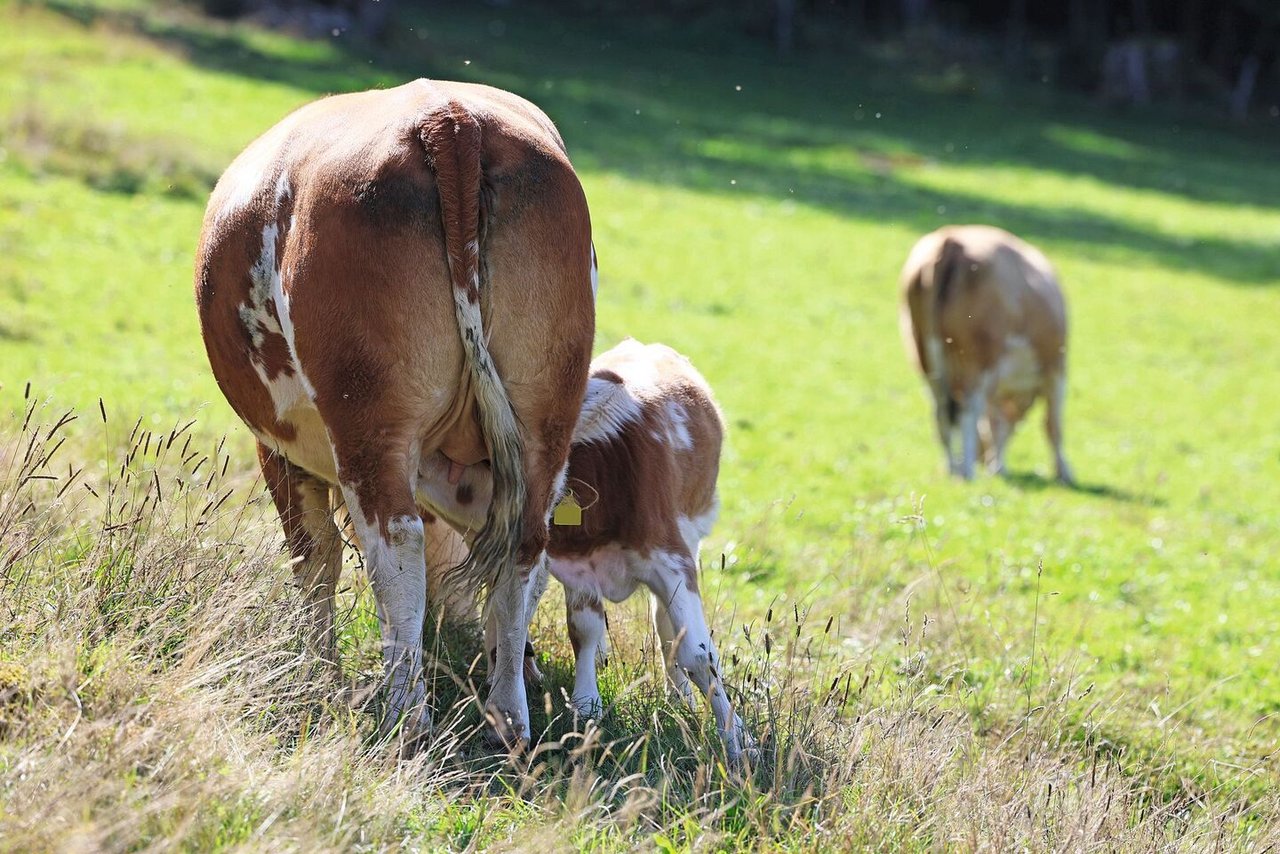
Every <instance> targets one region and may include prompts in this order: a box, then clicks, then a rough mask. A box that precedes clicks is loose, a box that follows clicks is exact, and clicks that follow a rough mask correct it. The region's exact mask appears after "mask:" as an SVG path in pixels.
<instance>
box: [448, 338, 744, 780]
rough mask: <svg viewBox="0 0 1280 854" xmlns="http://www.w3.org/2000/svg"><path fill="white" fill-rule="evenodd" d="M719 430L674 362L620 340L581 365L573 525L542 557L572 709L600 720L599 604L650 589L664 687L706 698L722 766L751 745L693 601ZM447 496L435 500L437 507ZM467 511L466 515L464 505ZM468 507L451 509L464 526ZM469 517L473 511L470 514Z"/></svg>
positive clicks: (484, 476) (485, 483) (698, 380)
mask: <svg viewBox="0 0 1280 854" xmlns="http://www.w3.org/2000/svg"><path fill="white" fill-rule="evenodd" d="M723 437H724V424H723V421H722V420H721V417H720V411H719V409H717V407H716V404H715V401H714V400H713V398H712V395H711V390H710V388H709V387H708V386H707V382H706V380H704V379H703V378H702V376H701V374H699V373H698V372H697V370H695V369H694V367H693V365H691V364H690V363H689V360H688V359H686V358H685V357H684V356H681V355H680V354H679V353H677V352H676V351H674V350H672V349H671V348H670V347H666V346H663V345H661V344H650V345H648V346H646V345H643V344H640V343H639V342H637V341H633V340H627V341H624V342H622V343H621V344H619V345H618V346H617V347H614V348H613V349H612V350H609V351H608V352H606V353H602V354H601V355H600V356H598V357H596V359H595V360H594V361H593V362H592V363H591V377H590V380H589V381H588V384H587V394H586V400H585V401H584V403H583V405H582V411H581V414H580V415H579V416H578V421H577V425H576V426H575V428H574V433H573V447H572V450H571V451H570V452H569V474H568V479H567V485H568V490H569V491H570V493H571V494H572V497H573V499H574V500H576V501H577V502H578V503H580V504H581V505H582V507H583V508H584V509H583V512H582V518H581V524H564V525H561V524H555V525H553V526H552V528H551V540H550V543H549V544H548V546H547V552H548V554H549V555H550V557H551V574H552V575H554V576H555V577H556V578H557V579H558V580H559V581H560V582H561V583H562V584H563V585H564V587H565V605H566V610H567V612H568V624H569V638H570V641H571V642H572V644H573V651H574V655H575V657H576V672H575V676H574V687H573V701H574V704H575V705H576V706H577V707H578V708H579V709H580V710H581V711H583V712H585V713H587V714H598V713H599V712H600V711H601V702H600V691H599V688H598V687H597V680H596V662H597V658H599V657H602V656H603V655H604V653H605V651H606V638H605V612H604V600H605V599H608V600H610V601H612V602H621V601H623V600H624V599H626V598H628V597H629V596H631V594H632V593H634V592H635V590H636V589H637V588H638V587H640V586H641V585H643V586H644V587H647V588H648V589H649V593H650V605H651V611H652V615H653V623H654V627H655V629H656V630H657V633H658V637H659V639H660V641H661V647H662V650H663V652H664V655H665V656H666V661H667V676H668V678H669V679H670V682H671V685H672V687H673V688H674V689H675V690H676V691H677V692H678V693H679V694H680V695H681V696H682V697H684V698H686V699H692V691H693V687H692V686H693V685H696V686H697V687H698V688H699V689H700V690H701V691H702V692H703V694H705V695H706V697H707V700H708V702H709V703H710V705H711V709H712V712H713V714H714V715H715V719H716V725H717V727H718V728H719V730H720V733H721V735H722V736H723V738H724V741H725V747H726V752H727V753H728V755H729V756H730V757H731V758H733V759H737V758H738V757H739V756H741V753H742V750H743V749H744V747H749V746H750V738H749V737H748V736H747V734H746V733H745V732H744V730H743V727H742V720H741V718H740V717H739V716H738V715H737V714H735V713H734V711H733V708H732V705H731V704H730V701H729V696H728V694H727V693H726V691H725V685H724V675H723V672H722V670H721V661H720V656H719V653H718V652H717V651H716V645H715V642H714V641H713V640H712V639H711V632H710V630H709V628H708V627H707V621H706V617H705V615H704V613H703V609H702V597H701V595H700V593H699V590H698V546H699V543H700V542H701V540H702V538H703V537H705V536H706V535H707V533H709V532H710V530H711V525H712V523H713V522H714V521H715V517H716V511H717V508H718V504H719V502H718V500H717V493H716V478H717V476H718V474H719V469H720V446H721V443H722V441H723ZM459 488H466V489H467V490H468V493H469V494H470V495H472V496H474V497H475V499H476V501H478V502H481V503H482V502H483V501H484V500H487V497H488V493H489V478H488V472H486V471H485V470H483V469H482V468H468V469H467V471H466V472H465V473H464V474H463V476H462V478H461V481H460V483H459ZM448 498H449V494H448V493H447V492H446V493H445V494H442V495H441V496H440V497H439V502H438V503H442V504H443V503H447V501H448ZM473 506H474V505H473ZM467 511H468V508H466V507H461V506H455V507H452V508H448V509H446V511H445V512H446V513H448V512H452V513H455V514H458V515H457V516H456V517H455V521H456V522H458V523H461V524H466V522H467V519H468V517H467V516H466V515H465V514H466V513H467ZM471 512H475V511H474V510H473V511H471Z"/></svg>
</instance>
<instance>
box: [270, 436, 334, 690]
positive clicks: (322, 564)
mask: <svg viewBox="0 0 1280 854" xmlns="http://www.w3.org/2000/svg"><path fill="white" fill-rule="evenodd" d="M258 463H259V464H260V465H261V467H262V475H263V478H264V479H265V480H266V483H267V489H268V490H269V491H270V492H271V498H272V499H273V500H274V501H275V505H276V510H277V511H278V512H279V514H280V523H281V525H282V526H283V528H284V535H285V540H286V541H287V542H288V544H289V552H290V554H291V555H292V556H293V578H294V581H295V583H297V585H298V589H299V591H300V592H301V594H302V601H303V602H304V603H305V605H306V607H307V610H308V611H309V612H310V619H311V642H312V645H313V647H314V648H315V650H316V652H317V653H318V654H319V655H320V656H322V657H323V658H324V659H325V660H326V661H328V662H329V663H330V664H331V665H332V666H333V667H334V668H335V669H336V668H337V661H338V648H337V638H336V636H335V633H334V625H333V596H334V588H335V586H336V585H337V582H338V575H339V574H340V573H341V572H342V537H341V535H340V534H339V532H338V526H337V525H336V524H335V523H334V521H333V505H332V503H331V502H330V500H329V484H327V483H325V482H324V481H322V480H320V479H319V478H318V477H316V476H314V475H312V474H310V473H309V472H307V471H306V470H305V469H302V468H299V467H298V466H296V465H294V464H293V463H290V462H289V461H288V460H286V459H285V458H284V457H283V456H281V455H280V454H279V453H277V452H276V451H273V450H272V449H271V448H268V447H267V446H266V445H264V444H262V443H261V442H259V443H258Z"/></svg>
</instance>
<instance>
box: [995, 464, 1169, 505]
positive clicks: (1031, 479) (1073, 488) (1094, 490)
mask: <svg viewBox="0 0 1280 854" xmlns="http://www.w3.org/2000/svg"><path fill="white" fill-rule="evenodd" d="M1003 478H1004V479H1005V480H1006V481H1008V482H1009V483H1010V484H1011V485H1013V486H1015V487H1017V488H1018V489H1021V490H1023V491H1024V492H1042V491H1044V490H1046V489H1062V490H1067V491H1070V492H1075V493H1079V494H1080V495H1092V496H1095V497H1098V498H1109V499H1112V500H1114V501H1124V502H1128V503H1131V504H1142V505H1145V506H1148V507H1164V506H1165V504H1166V502H1165V500H1164V499H1163V498H1159V497H1157V496H1154V495H1144V494H1142V493H1138V492H1130V491H1128V490H1127V489H1121V488H1119V487H1115V486H1108V485H1107V484H1105V483H1083V482H1076V483H1074V484H1072V485H1069V486H1068V485H1067V484H1063V483H1060V482H1058V480H1056V479H1055V478H1050V477H1045V476H1044V475H1042V474H1039V473H1038V472H1030V471H1028V472H1005V473H1004V475H1003Z"/></svg>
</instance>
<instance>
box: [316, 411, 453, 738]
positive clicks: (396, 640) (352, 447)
mask: <svg viewBox="0 0 1280 854" xmlns="http://www.w3.org/2000/svg"><path fill="white" fill-rule="evenodd" d="M393 435H394V432H392V431H388V432H387V433H385V434H382V435H380V436H378V437H376V439H375V437H372V436H369V435H367V434H361V435H359V436H357V437H355V438H354V439H350V440H348V439H347V437H342V436H339V437H335V443H334V449H335V452H336V456H337V460H338V479H339V481H340V483H341V487H342V494H343V498H344V499H345V501H346V504H347V511H348V512H349V513H350V515H351V523H352V525H353V526H354V527H355V530H356V535H357V537H358V538H359V540H360V545H361V548H362V550H363V551H364V557H365V568H366V571H367V572H368V574H369V582H370V585H371V586H372V588H373V595H374V598H375V599H376V600H377V606H378V618H379V623H380V624H381V630H382V658H383V664H384V669H385V676H386V689H387V695H386V699H387V702H386V707H385V710H384V713H383V717H382V721H381V730H382V733H383V734H384V735H391V734H393V733H395V732H397V727H399V730H398V731H399V733H400V734H401V735H402V736H403V744H404V746H405V749H406V750H411V749H412V748H413V746H414V745H415V744H416V742H417V741H418V739H419V738H421V737H424V736H425V735H427V734H428V733H429V731H430V727H431V715H430V712H429V711H428V709H427V704H426V691H425V688H424V686H423V682H422V628H423V622H424V619H425V615H426V607H427V563H426V558H425V547H426V537H425V532H424V526H423V523H422V517H421V516H420V515H419V513H418V508H417V505H416V504H415V502H414V497H413V492H412V490H411V489H410V486H409V484H410V477H409V475H410V473H411V472H415V471H416V470H417V466H416V461H414V460H411V459H410V458H409V457H410V455H409V453H408V449H409V447H410V443H409V442H408V440H407V439H406V440H404V441H397V440H394V439H392V438H390V437H391V436H393ZM379 440H380V441H379Z"/></svg>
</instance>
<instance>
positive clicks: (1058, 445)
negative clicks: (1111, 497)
mask: <svg viewBox="0 0 1280 854" xmlns="http://www.w3.org/2000/svg"><path fill="white" fill-rule="evenodd" d="M1044 395H1045V408H1044V429H1045V433H1047V434H1048V436H1049V445H1050V447H1052V448H1053V464H1054V469H1055V471H1056V473H1057V476H1058V480H1060V481H1062V482H1063V483H1066V484H1074V483H1075V475H1073V474H1072V472H1071V466H1069V465H1067V458H1066V456H1065V455H1064V454H1063V452H1062V409H1063V406H1064V405H1065V403H1066V398H1067V375H1066V373H1065V372H1064V371H1057V372H1055V373H1052V374H1050V375H1049V376H1048V378H1047V379H1046V381H1045V390H1044Z"/></svg>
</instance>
